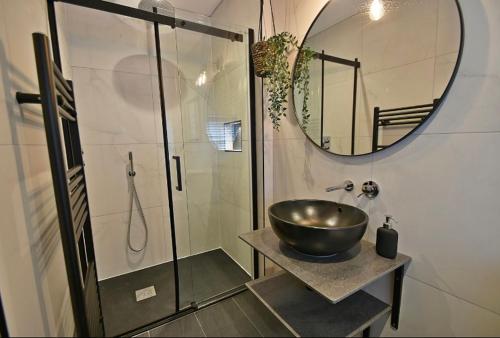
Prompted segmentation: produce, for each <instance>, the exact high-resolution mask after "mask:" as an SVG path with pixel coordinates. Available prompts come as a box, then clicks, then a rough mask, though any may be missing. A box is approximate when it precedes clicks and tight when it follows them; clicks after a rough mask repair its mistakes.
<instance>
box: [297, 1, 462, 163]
mask: <svg viewBox="0 0 500 338" xmlns="http://www.w3.org/2000/svg"><path fill="white" fill-rule="evenodd" d="M454 1H455V4H456V5H457V10H458V16H459V19H460V28H461V29H460V48H459V51H458V57H457V63H456V65H455V68H454V69H453V74H452V76H451V78H450V81H449V82H448V85H447V86H446V89H445V90H444V92H443V95H442V96H441V98H440V99H439V101H438V102H437V104H436V105H435V106H434V109H433V110H432V112H430V113H429V114H427V116H425V118H424V119H423V120H422V122H421V123H420V124H419V125H418V126H417V127H415V128H414V129H413V130H412V131H411V132H409V133H408V134H406V135H405V136H404V137H402V138H400V139H399V140H398V141H396V142H394V143H393V144H391V145H390V146H391V147H392V146H395V145H396V144H399V143H401V142H403V141H404V140H406V139H407V138H409V137H410V136H411V135H413V133H415V132H416V131H417V130H418V129H419V128H421V127H422V126H423V125H424V124H425V122H426V121H428V120H429V119H430V118H431V117H432V116H433V115H434V113H435V112H436V111H437V110H438V109H439V107H440V106H441V104H442V103H443V102H444V101H445V98H446V96H447V95H448V93H449V92H450V90H451V87H452V85H453V83H454V82H455V79H456V77H457V75H458V70H459V68H460V64H461V61H462V56H463V52H464V41H465V29H464V27H465V26H464V16H463V12H462V6H461V5H460V2H459V0H454ZM329 4H330V1H328V2H327V3H326V4H325V5H324V6H323V8H322V9H321V11H319V13H318V15H317V16H316V18H315V19H314V21H313V22H312V23H311V26H310V27H309V29H308V31H307V33H306V35H305V36H304V40H303V41H302V44H301V46H300V49H302V48H303V47H304V44H305V42H306V39H307V36H308V35H309V33H310V32H311V30H312V28H313V26H314V24H315V23H316V22H317V21H318V19H319V17H320V16H321V14H322V13H323V12H324V10H325V9H326V7H327V6H328V5H329ZM296 67H297V59H296V60H295V64H294V71H293V72H294V74H295V68H296ZM355 96H356V95H355ZM292 102H293V105H294V109H295V110H297V108H296V107H295V81H293V83H292ZM321 114H322V115H323V113H321ZM292 115H293V114H292ZM294 115H295V117H296V118H297V122H298V124H299V126H300V128H301V129H302V130H303V131H304V134H305V135H306V137H307V138H308V139H309V141H311V143H312V144H314V146H316V147H317V148H319V149H322V150H325V149H324V148H323V140H321V143H320V144H319V145H318V144H317V143H316V142H315V141H314V140H313V139H312V138H311V137H310V136H309V135H308V134H307V132H305V130H304V128H303V127H302V125H301V124H300V121H299V120H298V116H297V114H294ZM387 148H388V147H384V148H378V149H377V150H376V151H372V152H371V153H365V154H350V155H347V154H337V153H333V152H330V151H329V153H331V154H334V155H336V156H340V157H360V156H366V155H371V154H373V153H378V152H380V151H383V150H385V149H387Z"/></svg>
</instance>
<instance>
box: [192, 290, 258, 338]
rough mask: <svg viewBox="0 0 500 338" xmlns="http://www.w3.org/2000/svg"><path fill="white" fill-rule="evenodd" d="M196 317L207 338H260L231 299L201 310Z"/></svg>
mask: <svg viewBox="0 0 500 338" xmlns="http://www.w3.org/2000/svg"><path fill="white" fill-rule="evenodd" d="M196 316H197V317H198V319H199V320H200V323H201V327H202V328H203V331H204V332H205V334H206V335H207V337H260V334H259V332H258V331H257V329H256V328H255V327H254V326H253V325H252V323H251V322H250V320H249V319H248V318H247V317H246V316H245V314H244V313H243V312H242V311H241V310H240V309H239V307H238V305H236V303H235V302H234V301H233V300H232V299H228V300H225V301H223V302H220V303H217V304H215V305H213V306H210V307H208V308H206V309H203V310H201V311H199V312H197V313H196Z"/></svg>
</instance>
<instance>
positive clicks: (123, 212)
mask: <svg viewBox="0 0 500 338" xmlns="http://www.w3.org/2000/svg"><path fill="white" fill-rule="evenodd" d="M159 208H163V205H162V204H160V205H153V206H150V207H143V208H142V209H143V210H152V209H159ZM133 210H134V211H135V210H138V208H137V207H136V208H134V209H133ZM128 212H129V211H128V210H125V211H117V212H112V213H109V214H102V215H97V216H96V215H92V217H91V218H102V217H107V216H117V215H121V214H127V213H128Z"/></svg>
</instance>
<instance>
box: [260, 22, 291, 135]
mask: <svg viewBox="0 0 500 338" xmlns="http://www.w3.org/2000/svg"><path fill="white" fill-rule="evenodd" d="M267 42H268V44H269V49H268V53H267V55H266V58H265V67H266V68H267V69H269V70H270V73H269V75H268V77H267V78H266V80H265V84H266V92H267V98H268V107H267V111H268V114H269V117H270V118H271V122H272V124H273V128H274V129H275V130H279V128H280V121H281V118H282V117H285V116H286V110H287V107H286V104H287V103H288V93H289V90H290V87H291V85H292V81H291V77H290V67H289V64H288V55H289V53H290V52H291V51H292V49H293V48H294V47H296V46H297V38H296V37H295V36H293V35H292V34H290V33H288V32H283V33H280V34H278V35H275V36H272V37H270V38H269V39H268V40H267Z"/></svg>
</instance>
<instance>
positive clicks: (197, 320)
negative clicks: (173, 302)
mask: <svg viewBox="0 0 500 338" xmlns="http://www.w3.org/2000/svg"><path fill="white" fill-rule="evenodd" d="M193 314H194V318H196V322H197V323H198V326H199V327H200V329H201V332H203V335H204V336H205V337H208V336H207V333H206V332H205V330H204V329H203V325H202V324H201V321H200V319H199V318H198V316H197V315H196V314H197V312H195V313H193Z"/></svg>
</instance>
